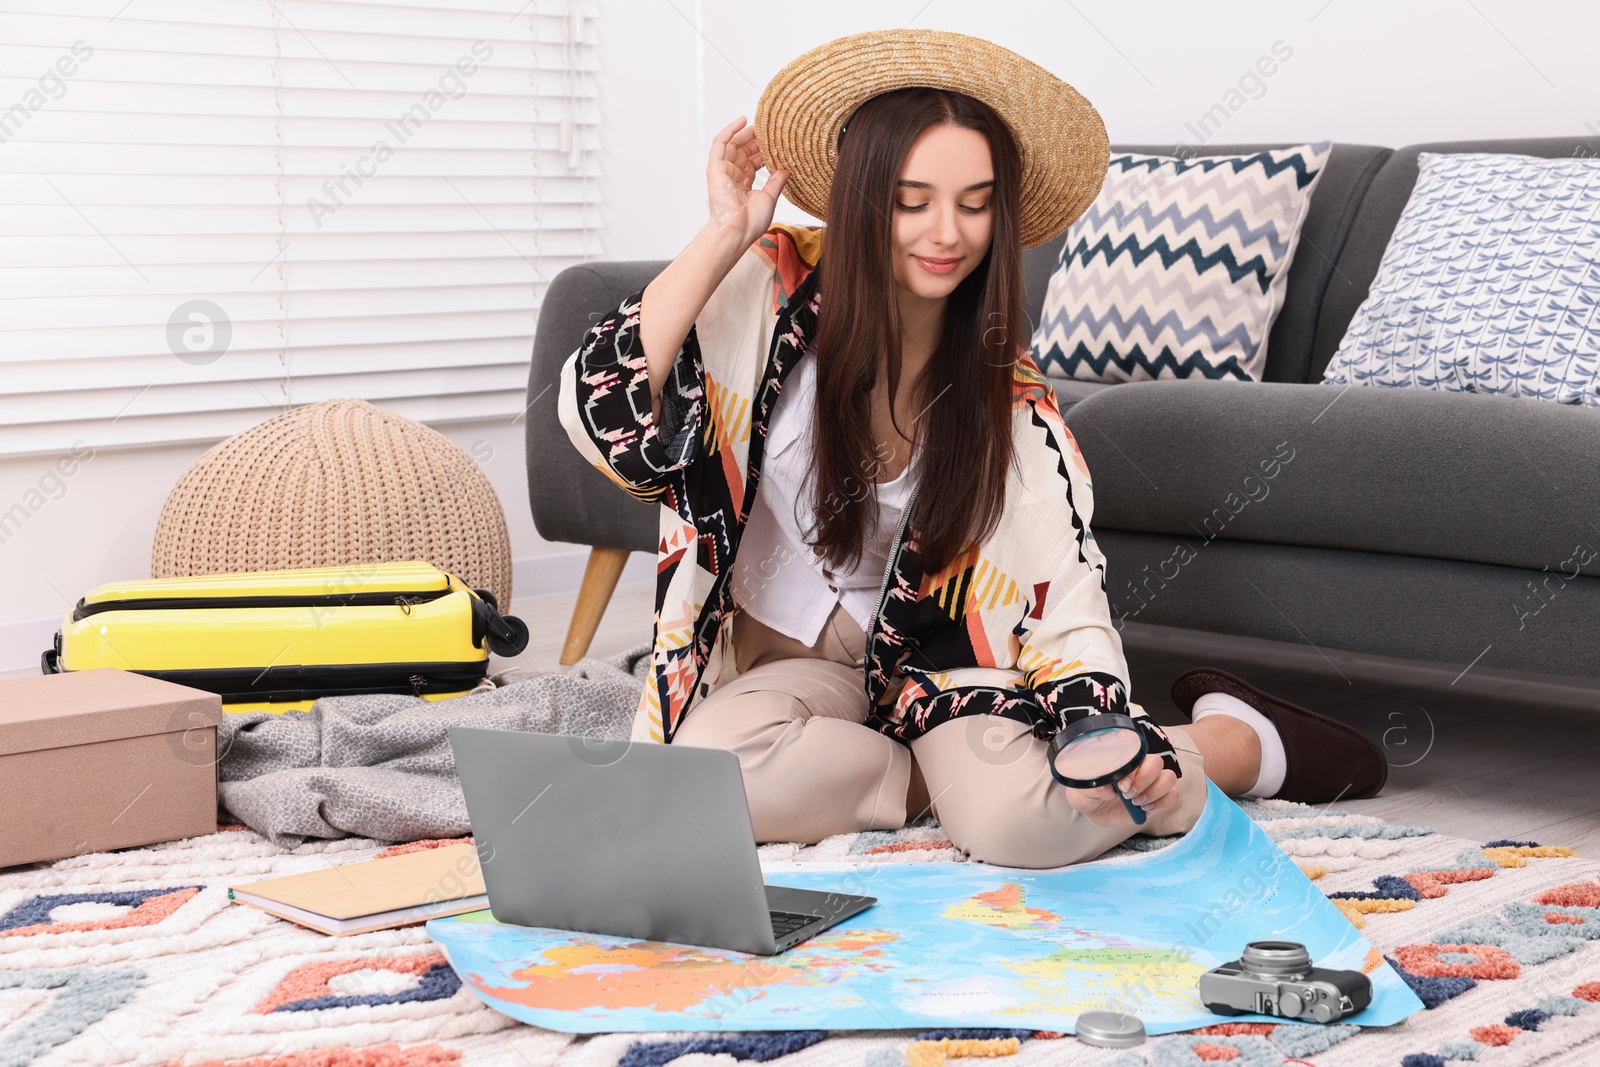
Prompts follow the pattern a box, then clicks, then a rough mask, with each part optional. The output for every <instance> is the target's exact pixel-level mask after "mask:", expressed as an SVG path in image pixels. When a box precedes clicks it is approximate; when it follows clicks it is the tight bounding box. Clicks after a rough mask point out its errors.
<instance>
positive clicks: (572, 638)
mask: <svg viewBox="0 0 1600 1067" xmlns="http://www.w3.org/2000/svg"><path fill="white" fill-rule="evenodd" d="M628 555H629V553H628V550H627V549H625V548H592V549H590V550H589V565H588V566H587V567H585V568H584V571H583V585H581V586H580V587H579V588H578V602H577V604H575V605H574V606H573V608H572V623H571V625H569V626H568V627H567V640H566V643H565V644H563V645H562V646H561V665H562V666H563V667H570V666H572V665H573V664H574V663H576V662H578V661H579V660H580V659H582V658H583V657H584V656H585V655H586V654H587V653H588V651H589V642H591V641H593V640H594V632H595V631H596V630H598V629H599V628H600V619H601V617H602V616H603V615H605V613H606V605H607V604H609V603H611V594H612V593H613V592H615V591H616V588H617V579H618V578H620V577H622V568H623V566H624V565H625V564H626V563H627V562H628Z"/></svg>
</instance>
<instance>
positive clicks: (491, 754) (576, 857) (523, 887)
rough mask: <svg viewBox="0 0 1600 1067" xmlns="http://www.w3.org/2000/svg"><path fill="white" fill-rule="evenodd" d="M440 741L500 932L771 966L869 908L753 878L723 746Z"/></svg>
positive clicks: (744, 822) (731, 763) (501, 733)
mask: <svg viewBox="0 0 1600 1067" xmlns="http://www.w3.org/2000/svg"><path fill="white" fill-rule="evenodd" d="M449 737H450V747H451V749H452V750H453V751H454V753H455V761H456V773H457V775H458V776H459V777H460V779H461V788H462V792H463V793H464V794H465V795H466V801H467V817H468V819H469V820H470V821H471V823H472V834H473V837H474V838H475V840H476V842H477V846H478V853H479V856H480V857H481V858H482V869H483V880H484V887H485V888H486V889H487V890H488V894H489V910H490V911H491V912H493V914H494V917H495V918H496V919H497V920H499V921H500V922H506V923H514V924H517V925H521V926H543V927H551V928H554V929H558V930H582V931H585V932H587V933H594V934H611V935H615V936H618V937H632V938H641V939H648V940H653V941H674V942H678V943H680V944H686V945H698V946H702V947H710V948H723V949H731V950H734V951H737V952H748V953H754V954H757V955H763V956H770V955H773V954H775V953H778V952H782V951H783V950H784V949H787V948H790V947H791V946H793V945H796V944H798V943H800V942H802V941H804V940H806V939H807V938H809V937H812V936H813V935H815V934H818V933H820V932H822V931H823V930H826V929H827V928H828V927H830V926H832V925H834V924H835V923H838V922H841V921H842V920H844V919H848V918H849V917H850V916H852V915H855V914H857V913H859V912H861V911H864V910H865V909H866V908H868V907H871V906H872V905H873V904H875V903H877V898H876V897H866V896H858V895H856V894H851V893H829V892H822V891H818V890H811V889H790V888H785V887H783V886H772V885H766V884H765V883H764V882H763V881H762V877H761V864H760V861H759V860H758V859H757V856H756V835H755V825H754V823H752V822H751V819H750V807H749V804H748V803H747V801H746V799H745V791H744V776H743V773H742V772H741V771H740V769H739V757H737V756H736V755H734V754H733V753H732V752H731V751H729V750H727V749H721V748H696V747H692V746H689V745H678V744H659V743H656V742H651V741H638V742H634V741H625V740H610V739H602V738H595V737H577V736H571V735H567V734H539V733H524V732H521V731H515V730H485V729H479V728H475V727H465V726H456V727H452V728H451V729H450V731H449Z"/></svg>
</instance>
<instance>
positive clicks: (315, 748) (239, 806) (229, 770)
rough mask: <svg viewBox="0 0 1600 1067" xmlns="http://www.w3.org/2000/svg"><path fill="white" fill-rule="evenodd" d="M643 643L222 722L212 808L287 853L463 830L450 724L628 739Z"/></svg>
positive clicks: (644, 666) (646, 658)
mask: <svg viewBox="0 0 1600 1067" xmlns="http://www.w3.org/2000/svg"><path fill="white" fill-rule="evenodd" d="M649 665H650V646H649V645H639V646H637V647H635V648H633V649H630V650H629V651H627V652H624V653H622V654H621V655H617V656H613V657H611V658H610V659H605V660H597V659H582V660H579V661H578V663H577V664H575V665H574V666H573V667H572V668H571V669H570V670H568V671H566V672H565V673H557V672H553V671H552V672H549V673H544V672H538V673H533V674H528V675H526V676H524V675H521V674H520V673H508V674H506V675H503V676H501V679H502V681H503V683H504V684H502V685H501V686H499V687H498V688H494V689H485V690H483V691H477V692H473V693H470V694H467V695H466V696H460V697H454V698H452V699H450V700H447V701H428V700H422V699H420V698H418V697H409V696H391V695H371V696H347V697H324V698H323V699H321V700H319V701H317V702H316V703H315V704H313V705H312V706H311V708H310V709H309V710H306V711H290V712H285V713H282V714H278V713H275V712H266V711H259V712H245V713H243V714H229V715H224V716H223V722H222V725H221V726H220V727H218V729H217V751H218V752H219V753H220V754H221V759H220V761H219V764H218V768H217V770H218V775H217V779H218V788H219V791H220V795H219V798H218V799H219V800H220V802H221V806H222V807H223V808H225V809H226V810H227V811H228V812H230V813H232V815H233V817H234V818H236V819H238V820H239V821H240V822H242V823H244V824H246V825H247V826H249V827H250V828H251V829H252V830H256V831H257V832H259V833H262V834H265V835H266V836H267V837H269V838H271V839H272V842H273V843H274V844H276V845H279V846H281V847H284V848H294V847H296V846H297V845H300V844H301V843H303V842H304V841H305V840H306V839H307V838H310V837H323V838H327V837H347V836H351V835H354V836H359V837H372V838H377V839H378V840H381V841H415V840H419V839H421V838H425V837H456V836H459V835H461V834H465V833H467V832H468V831H469V825H468V823H467V808H466V804H465V803H464V802H463V800H462V797H461V786H460V784H459V783H458V782H457V780H456V773H455V761H454V760H453V759H452V757H451V754H450V741H449V738H448V737H447V736H446V733H445V731H447V730H448V729H449V728H450V727H452V726H477V727H484V728H487V729H493V730H528V731H532V732H535V733H552V734H578V735H582V736H586V737H620V738H625V737H627V736H628V733H629V730H630V728H631V726H632V723H633V713H634V708H635V707H637V705H638V703H639V692H640V687H641V686H642V685H643V683H644V677H645V674H646V672H647V671H648V669H649Z"/></svg>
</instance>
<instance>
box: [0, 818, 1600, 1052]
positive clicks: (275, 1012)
mask: <svg viewBox="0 0 1600 1067" xmlns="http://www.w3.org/2000/svg"><path fill="white" fill-rule="evenodd" d="M1244 808H1245V810H1246V812H1248V813H1249V814H1250V816H1251V817H1252V818H1253V819H1255V820H1256V821H1258V822H1259V823H1260V824H1261V825H1262V826H1263V827H1264V828H1265V829H1266V830H1267V832H1268V833H1269V834H1271V836H1272V837H1273V838H1274V839H1275V840H1276V841H1277V842H1278V843H1279V844H1280V845H1281V846H1282V847H1283V849H1284V850H1285V851H1286V852H1287V853H1289V854H1290V855H1291V856H1293V857H1294V858H1295V861H1296V862H1297V863H1298V864H1299V865H1300V866H1301V868H1302V869H1303V870H1305V872H1306V873H1307V874H1308V875H1309V876H1310V877H1311V878H1313V879H1314V880H1315V881H1316V883H1317V885H1318V886H1319V887H1321V888H1323V889H1324V890H1325V891H1326V892H1327V894H1328V896H1329V897H1330V898H1331V899H1332V900H1333V901H1334V902H1335V903H1336V904H1337V905H1338V906H1339V908H1340V909H1341V910H1342V911H1343V912H1344V913H1345V915H1346V916H1347V917H1348V918H1349V919H1350V921H1351V922H1352V923H1354V924H1355V925H1357V926H1359V927H1361V928H1362V930H1363V932H1364V933H1365V934H1366V936H1367V938H1368V939H1369V940H1370V941H1371V942H1372V943H1373V945H1375V946H1376V947H1377V948H1378V949H1379V950H1380V951H1381V952H1383V953H1384V954H1385V956H1386V957H1387V958H1388V959H1389V961H1390V962H1391V963H1393V964H1394V965H1396V966H1397V967H1398V968H1400V970H1401V972H1402V974H1404V975H1406V976H1407V980H1408V981H1409V982H1410V983H1411V984H1412V986H1413V988H1415V989H1416V991H1417V993H1418V995H1419V996H1420V997H1421V998H1422V999H1423V1001H1424V1002H1425V1003H1426V1004H1428V1005H1429V1010H1427V1011H1423V1012H1418V1013H1417V1014H1416V1015H1414V1016H1412V1017H1411V1018H1410V1019H1409V1020H1407V1021H1406V1022H1405V1023H1404V1024H1401V1025H1399V1026H1395V1027H1391V1028H1388V1029H1387V1030H1375V1029H1361V1028H1358V1027H1354V1026H1343V1025H1336V1026H1330V1027H1306V1026H1295V1025H1285V1026H1273V1025H1267V1024H1253V1023H1232V1024H1226V1025H1220V1026H1212V1027H1207V1028H1205V1029H1203V1030H1198V1031H1193V1032H1189V1033H1183V1034H1172V1035H1168V1036H1164V1037H1159V1038H1155V1039H1152V1040H1151V1041H1149V1042H1148V1043H1146V1044H1144V1045H1142V1046H1139V1047H1138V1048H1135V1049H1128V1050H1122V1051H1114V1050H1106V1049H1097V1048H1091V1047H1089V1046H1087V1045H1083V1044H1081V1043H1079V1042H1078V1041H1077V1040H1076V1039H1074V1038H1072V1037H1070V1036H1068V1037H1063V1036H1062V1035H1059V1034H1055V1033H1050V1032H1047V1031H1031V1030H1002V1031H997V1030H980V1031H963V1030H947V1031H926V1032H915V1031H898V1032H897V1031H874V1032H866V1031H853V1032H843V1031H795V1032H788V1033H752V1034H720V1035H719V1034H709V1033H685V1034H649V1035H633V1034H602V1035H593V1036H588V1037H574V1036H571V1035H567V1034H561V1033H555V1032H552V1031H545V1030H540V1029H537V1028H535V1027H529V1026H524V1025H522V1024H520V1023H517V1022H515V1021H514V1020H512V1019H510V1018H508V1017H506V1016H504V1015H501V1014H499V1013H497V1012H495V1011H493V1010H491V1009H490V1008H488V1007H486V1006H484V1005H483V1004H482V1003H481V1002H480V1001H478V1000H477V999H476V997H474V996H473V995H472V994H471V993H470V992H469V991H468V990H466V989H464V988H463V987H462V985H461V982H460V981H459V979H457V977H456V975H455V972H454V971H453V970H452V969H451V968H450V966H449V964H447V963H446V962H445V960H444V957H443V956H442V955H441V954H440V953H439V951H438V949H437V947H435V946H434V944H433V943H432V942H431V941H430V940H429V939H428V937H427V935H426V934H425V933H424V932H423V929H422V927H421V926H413V927H408V928H405V929H400V930H387V931H379V932H376V933H371V934H363V935H358V936H355V937H348V938H331V937H324V936H323V935H321V934H316V933H313V932H311V931H308V930H304V929H301V928H299V927H296V926H293V925H291V924H289V923H286V922H281V921H279V920H276V919H273V918H271V917H270V916H268V915H266V914H264V913H262V912H259V911H257V910H255V909H253V908H248V907H243V906H240V905H236V904H231V903H229V901H228V899H227V893H226V885H227V884H228V883H229V882H239V881H247V880H254V879H260V878H268V877H272V876H275V875H282V874H292V873H297V872H299V871H304V870H312V869H316V868H319V867H324V866H329V865H333V864H338V863H343V862H349V861H354V860H361V859H367V858H370V857H372V856H375V855H383V854H393V853H395V852H398V851H409V850H413V849H417V848H428V847H435V846H436V845H438V844H440V843H442V842H414V843H411V844H405V845H395V846H391V847H387V848H385V847H384V844H383V843H382V842H375V841H370V840H365V839H345V840H340V841H330V842H314V843H310V844H307V845H304V846H302V847H300V848H298V849H295V850H293V851H284V850H281V849H278V848H276V847H274V846H273V845H271V844H270V843H269V842H268V841H266V839H264V838H263V837H261V836H260V835H258V834H256V833H254V832H253V831H250V830H248V829H246V828H244V827H230V828H227V829H225V830H223V831H221V832H219V833H216V834H211V835H207V836H205V837H197V838H190V839H188V840H185V841H177V842H172V843H169V844H164V845H158V846H153V847H150V848H141V849H129V850H124V851H120V852H110V853H95V854H91V855H85V856H77V857H73V858H71V859H67V860H61V861H59V862H57V863H54V864H35V865H33V866H31V867H22V868H12V869H9V870H8V871H6V872H5V873H4V874H0V1067H22V1065H25V1064H26V1065H33V1067H54V1065H65V1064H96V1065H100V1064H103V1065H108V1067H110V1065H123V1064H128V1065H138V1067H145V1065H166V1064H171V1065H174V1067H199V1065H202V1064H204V1065H207V1067H224V1065H226V1067H423V1065H426V1067H450V1065H461V1067H479V1065H483V1067H544V1065H546V1064H555V1063H561V1064H572V1065H574V1067H662V1065H666V1064H672V1065H673V1067H713V1065H717V1067H733V1065H735V1064H740V1063H745V1062H749V1063H772V1064H778V1065H780V1067H814V1065H821V1064H851V1065H855V1067H938V1065H940V1064H951V1065H954V1067H959V1064H960V1062H961V1061H962V1060H964V1059H968V1058H974V1059H973V1060H972V1067H977V1063H978V1060H977V1059H975V1057H983V1058H986V1059H992V1058H1001V1059H1002V1061H1003V1063H1004V1065H1005V1067H1024V1065H1028V1064H1045V1063H1069V1064H1075V1065H1076V1064H1083V1065H1114V1067H1178V1065H1197V1067H1198V1065H1201V1064H1214V1063H1222V1062H1227V1063H1232V1064H1234V1065H1236V1067H1277V1065H1280V1064H1295V1065H1305V1064H1309V1063H1313V1062H1314V1063H1315V1064H1318V1065H1321V1067H1338V1065H1343V1064H1352V1065H1353V1064H1362V1065H1366V1064H1397V1065H1401V1067H1443V1065H1445V1064H1449V1063H1451V1062H1452V1061H1466V1060H1471V1061H1473V1062H1474V1063H1475V1064H1483V1065H1490V1067H1502V1065H1504V1067H1512V1065H1523V1064H1557V1065H1570V1067H1577V1065H1579V1064H1593V1063H1600V946H1597V945H1594V944H1591V943H1590V942H1593V941H1595V940H1596V939H1597V938H1600V863H1597V862H1595V861H1593V860H1586V859H1583V858H1581V857H1579V856H1578V855H1577V854H1576V853H1574V852H1572V851H1570V850H1568V849H1565V848H1562V847H1560V843H1559V842H1547V843H1535V842H1531V841H1491V842H1484V843H1475V842H1469V841H1464V840H1460V839H1456V838H1448V837H1444V836H1442V835H1438V834H1434V833H1432V832H1431V831H1430V830H1429V829H1427V828H1426V827H1420V826H1404V825H1395V824H1391V823H1385V822H1383V821H1381V820H1378V819H1375V818H1372V817H1369V816H1360V815H1354V814H1350V813H1346V812H1342V811H1338V810H1331V811H1326V812H1321V811H1318V810H1317V809H1314V808H1311V807H1308V806H1305V805H1301V804H1293V803H1288V802H1284V801H1275V800H1268V801H1260V802H1247V803H1246V804H1245V805H1244ZM1135 840H1138V841H1140V842H1141V845H1142V847H1144V848H1159V847H1163V845H1164V842H1161V841H1157V840H1152V839H1147V838H1145V839H1135ZM761 854H762V859H763V860H764V861H777V860H788V861H796V862H807V861H828V862H835V863H837V862H840V861H844V862H860V863H883V862H908V863H909V862H919V861H928V860H959V859H962V858H964V857H963V856H962V855H961V854H960V853H959V852H957V851H956V850H955V849H954V848H953V847H952V846H951V845H950V843H949V841H948V840H946V839H945V837H944V835H943V832H942V831H941V830H940V829H939V827H938V826H937V825H936V824H934V823H932V822H931V821H925V822H922V823H918V824H914V825H912V826H909V827H907V828H905V829H902V830H896V831H877V832H868V833H861V834H848V835H841V836H839V837H834V838H829V839H828V840H826V841H823V842H822V843H820V844H818V845H815V846H811V847H801V846H795V845H766V846H763V847H762V849H761ZM997 1067H999V1065H997Z"/></svg>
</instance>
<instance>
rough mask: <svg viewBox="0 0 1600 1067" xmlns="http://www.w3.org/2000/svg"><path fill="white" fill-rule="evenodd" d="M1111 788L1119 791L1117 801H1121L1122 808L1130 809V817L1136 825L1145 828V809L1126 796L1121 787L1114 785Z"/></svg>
mask: <svg viewBox="0 0 1600 1067" xmlns="http://www.w3.org/2000/svg"><path fill="white" fill-rule="evenodd" d="M1111 788H1112V789H1115V790H1116V791H1117V799H1119V800H1121V801H1122V806H1123V807H1125V808H1127V809H1128V817H1129V818H1131V819H1132V820H1133V821H1134V823H1135V824H1136V825H1139V826H1143V825H1144V809H1143V808H1141V807H1140V806H1139V805H1137V804H1135V803H1134V802H1133V801H1131V800H1129V799H1128V798H1127V797H1126V796H1124V795H1123V793H1122V790H1121V789H1120V788H1119V787H1117V786H1115V785H1113V786H1112V787H1111Z"/></svg>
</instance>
